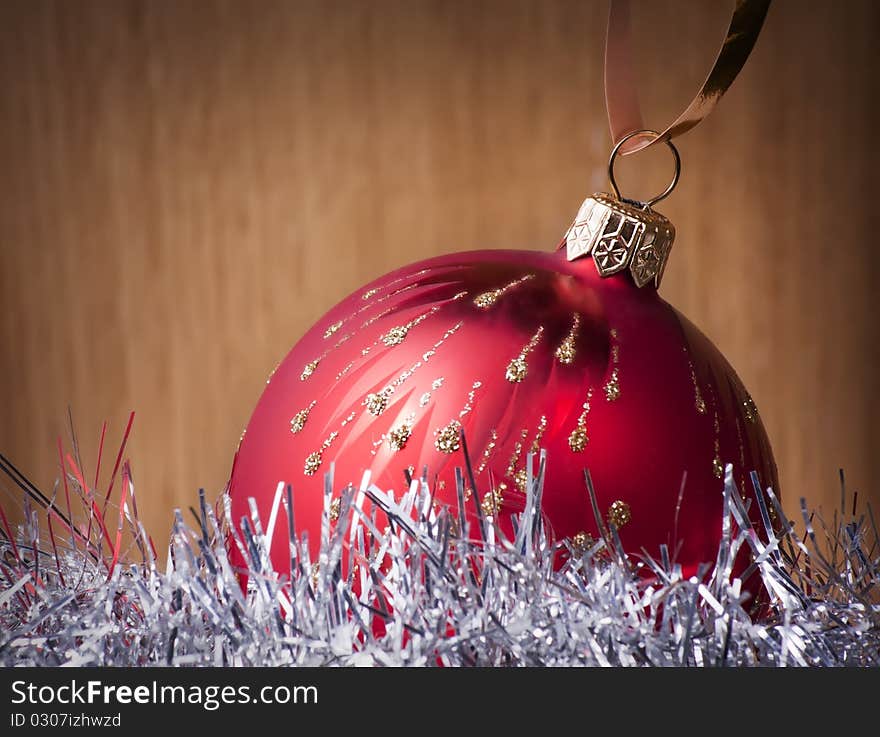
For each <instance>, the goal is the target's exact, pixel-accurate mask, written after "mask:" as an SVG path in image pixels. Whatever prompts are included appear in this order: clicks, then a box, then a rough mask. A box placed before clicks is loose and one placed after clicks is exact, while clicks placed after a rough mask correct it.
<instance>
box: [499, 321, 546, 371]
mask: <svg viewBox="0 0 880 737" xmlns="http://www.w3.org/2000/svg"><path fill="white" fill-rule="evenodd" d="M543 334H544V327H543V326H541V327H539V328H538V331H537V332H536V333H535V334H534V335H533V336H532V339H531V340H530V341H529V342H528V343H526V344H525V345H524V346H523V349H522V350H521V351H520V353H519V355H518V356H517V357H516V358H514V359H513V360H512V361H511V362H510V363H509V364H508V366H507V371H505V373H504V378H505V379H507V380H508V381H509V382H510V383H511V384H518V383H519V382H521V381H522V380H523V379H525V378H526V376H527V375H528V373H529V367H528V364H527V363H526V356H528V355H529V353H531V352H532V351H533V350H535V346H536V345H538V343H539V342H540V340H541V336H542V335H543Z"/></svg>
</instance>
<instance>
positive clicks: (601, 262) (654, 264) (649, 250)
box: [565, 192, 675, 287]
mask: <svg viewBox="0 0 880 737" xmlns="http://www.w3.org/2000/svg"><path fill="white" fill-rule="evenodd" d="M674 240H675V227H674V226H673V225H672V223H671V222H669V220H668V219H667V218H665V217H664V216H663V215H661V214H660V213H659V212H655V211H654V210H652V209H651V208H650V207H648V206H647V205H645V206H639V205H637V204H635V203H632V202H629V201H626V200H620V199H617V198H616V197H613V196H612V195H610V194H606V193H604V192H600V193H598V194H594V195H593V196H592V197H587V199H586V200H584V204H582V205H581V208H580V210H578V214H577V217H576V218H575V219H574V223H573V224H572V226H571V227H570V228H569V229H568V232H567V233H566V234H565V245H566V254H567V256H568V260H569V261H574V260H575V259H579V258H583V257H584V256H590V255H592V257H593V261H594V262H595V264H596V270H597V271H598V272H599V276H602V277H606V276H611V275H612V274H617V273H619V272H621V271H623V270H624V269H626V268H629V271H630V274H632V278H633V281H634V282H635V283H636V286H637V287H643V286H645V285H646V284H647V283H648V282H650V281H652V280H653V282H654V285H655V286H657V287H659V286H660V279H661V278H662V277H663V270H664V268H665V267H666V261H667V259H668V258H669V251H670V250H671V249H672V242H673V241H674Z"/></svg>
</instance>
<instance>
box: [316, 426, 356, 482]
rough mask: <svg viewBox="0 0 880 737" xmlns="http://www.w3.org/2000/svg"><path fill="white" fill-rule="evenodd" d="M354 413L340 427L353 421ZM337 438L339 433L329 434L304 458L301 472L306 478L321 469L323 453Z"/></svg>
mask: <svg viewBox="0 0 880 737" xmlns="http://www.w3.org/2000/svg"><path fill="white" fill-rule="evenodd" d="M354 416H355V413H354V412H352V413H351V414H350V415H349V416H348V417H347V418H345V419H344V420H343V421H342V425H341V426H342V427H345V426H346V425H347V424H348V423H349V422H351V421H352V420H353V419H354ZM338 437H339V432H338V431H336V430H334V431H333V432H331V433H330V434H329V435H328V436H327V439H326V440H325V441H324V442H323V443H321V447H320V448H318V450H316V451H315V452H314V453H309V455H308V456H306V462H305V466H304V468H303V472H304V473H305V475H306V476H313V475H314V474H315V472H316V471H317V470H318V469H319V468H320V467H321V461H322V460H323V459H324V451H325V450H327V448H329V447H330V446H331V445H332V444H333V441H334V440H336V438H338Z"/></svg>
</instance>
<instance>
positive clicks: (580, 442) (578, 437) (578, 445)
mask: <svg viewBox="0 0 880 737" xmlns="http://www.w3.org/2000/svg"><path fill="white" fill-rule="evenodd" d="M592 397H593V388H592V387H590V388H589V389H588V390H587V401H586V402H584V405H583V410H584V411H583V412H581V415H580V417H578V421H577V427H575V429H574V430H572V432H571V435H569V436H568V447H569V448H571V450H572V452H574V453H581V452H583V450H584V448H586V447H587V443H588V442H589V440H590V438H589V437H588V436H587V415H588V414H590V399H592Z"/></svg>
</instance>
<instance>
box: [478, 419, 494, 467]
mask: <svg viewBox="0 0 880 737" xmlns="http://www.w3.org/2000/svg"><path fill="white" fill-rule="evenodd" d="M497 445H498V431H497V430H496V429H495V428H492V435H491V439H490V440H489V443H488V444H487V445H486V449H485V450H484V451H483V457H482V458H481V459H480V465H479V466H477V473H478V474H479V473H483V471H485V470H486V465H487V464H488V463H489V458H490V457H491V456H492V453H493V451H494V450H495V448H496V446H497Z"/></svg>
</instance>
